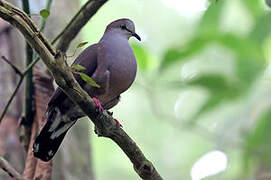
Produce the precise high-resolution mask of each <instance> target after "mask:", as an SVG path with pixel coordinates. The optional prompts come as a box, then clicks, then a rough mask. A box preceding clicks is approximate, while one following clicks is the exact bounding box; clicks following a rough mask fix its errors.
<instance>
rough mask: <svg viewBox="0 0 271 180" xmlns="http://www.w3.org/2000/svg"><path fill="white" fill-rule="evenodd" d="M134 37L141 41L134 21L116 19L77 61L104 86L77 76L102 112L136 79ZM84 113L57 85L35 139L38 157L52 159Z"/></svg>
mask: <svg viewBox="0 0 271 180" xmlns="http://www.w3.org/2000/svg"><path fill="white" fill-rule="evenodd" d="M132 36H134V37H136V38H137V39H138V40H141V39H140V37H139V36H138V35H137V34H136V32H135V26H134V23H133V22H132V21H131V20H129V19H119V20H116V21H113V22H112V23H110V24H109V25H108V26H107V27H106V30H105V32H104V35H103V37H102V38H101V40H100V41H99V42H98V43H97V44H93V45H91V46H89V47H88V48H86V49H85V50H84V51H83V52H82V53H81V54H80V55H79V56H78V57H77V58H76V60H75V62H74V64H79V65H81V66H83V67H85V68H86V70H84V71H82V72H83V73H85V74H87V75H88V76H90V77H91V78H92V79H93V80H94V81H95V82H96V83H97V84H99V85H100V88H97V87H94V86H91V85H90V84H88V83H87V82H85V81H84V80H83V79H82V78H81V77H80V76H79V75H78V74H75V75H74V76H75V78H76V80H77V82H78V83H79V84H80V86H81V87H82V88H83V89H84V90H85V91H86V92H87V93H88V94H89V95H90V96H91V97H92V98H93V100H94V101H95V103H96V104H97V106H98V107H99V108H98V109H99V110H100V111H101V110H102V107H103V108H104V109H106V110H108V109H110V108H112V107H113V106H115V105H116V104H117V103H118V102H119V99H120V94H121V93H123V92H124V91H126V90H127V89H128V88H129V87H130V86H131V84H132V83H133V81H134V79H135V76H136V71H137V63H136V58H135V55H134V52H133V50H132V48H131V46H130V44H129V42H128V40H129V38H130V37H132ZM83 116H84V113H83V112H82V111H81V110H80V108H79V107H78V106H77V105H75V104H74V103H73V102H72V101H71V100H70V99H69V98H68V97H67V95H66V94H65V93H64V92H63V91H62V90H61V89H60V88H57V89H56V91H55V92H54V94H53V96H52V97H51V99H50V101H49V103H48V107H47V111H46V116H45V117H46V118H47V122H46V124H45V126H44V127H43V129H42V130H41V132H40V134H39V135H38V136H37V138H36V140H35V142H34V145H33V152H34V156H35V157H37V158H40V159H41V160H43V161H49V160H50V159H52V157H53V156H54V155H55V153H56V152H57V150H58V148H59V146H60V144H61V142H62V141H63V139H64V136H65V135H66V133H67V131H68V130H69V129H70V128H71V127H72V125H73V124H74V123H75V122H76V120H77V119H78V118H81V117H83ZM117 123H118V122H117Z"/></svg>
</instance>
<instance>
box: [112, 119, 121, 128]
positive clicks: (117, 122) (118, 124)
mask: <svg viewBox="0 0 271 180" xmlns="http://www.w3.org/2000/svg"><path fill="white" fill-rule="evenodd" d="M114 121H115V122H116V125H117V127H118V128H119V127H123V126H122V125H121V124H120V122H119V121H118V120H116V119H114Z"/></svg>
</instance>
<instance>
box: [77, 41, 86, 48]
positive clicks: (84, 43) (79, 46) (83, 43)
mask: <svg viewBox="0 0 271 180" xmlns="http://www.w3.org/2000/svg"><path fill="white" fill-rule="evenodd" d="M87 43H88V41H85V42H81V43H79V44H78V45H77V47H76V48H81V47H83V46H85V45H86V44H87Z"/></svg>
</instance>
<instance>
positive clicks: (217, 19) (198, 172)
mask: <svg viewBox="0 0 271 180" xmlns="http://www.w3.org/2000/svg"><path fill="white" fill-rule="evenodd" d="M72 2H73V3H72V4H69V3H64V5H63V4H62V5H61V6H60V5H59V6H57V5H56V4H55V3H59V2H56V1H53V4H52V10H51V14H50V16H49V18H48V19H47V22H49V23H47V26H46V28H45V34H46V35H47V36H48V37H49V39H50V38H51V39H52V37H54V36H55V35H56V34H57V32H54V31H55V27H56V28H57V29H62V28H63V27H64V26H65V24H66V23H67V22H68V21H69V20H70V18H71V17H72V16H73V14H74V13H75V12H76V11H77V10H78V9H79V7H80V6H82V5H83V4H84V3H85V2H86V0H81V1H72ZM32 4H33V5H32ZM32 4H31V5H32V8H33V9H32V11H33V13H35V12H36V13H37V12H39V10H40V9H42V8H44V6H45V2H42V1H35V2H34V1H33V3H32ZM59 7H65V8H63V11H64V10H65V12H66V13H64V12H63V13H62V12H59ZM270 7H271V1H270V0H266V1H264V0H209V1H208V0H190V1H185V0H148V1H144V0H130V1H127V0H114V1H108V2H107V3H106V4H105V5H104V6H103V7H102V8H101V9H100V10H99V11H98V13H97V14H96V15H95V16H94V17H93V18H92V19H91V20H90V21H89V23H88V24H87V25H86V26H85V27H84V28H83V29H82V31H81V33H80V35H79V36H78V38H77V39H76V40H75V41H74V43H73V45H72V46H71V47H70V52H69V53H72V52H73V51H74V49H75V48H76V46H77V44H78V43H79V42H82V41H88V45H90V44H93V43H95V42H97V41H99V39H100V38H101V36H102V35H103V32H104V30H105V27H106V25H107V24H108V23H110V22H111V21H113V20H115V19H118V18H123V17H125V18H130V19H131V20H133V21H134V22H135V25H136V31H137V33H138V34H139V35H140V36H141V38H142V41H141V42H138V41H137V40H136V39H131V40H130V43H131V44H132V47H133V49H134V52H135V54H136V57H137V61H138V73H137V78H136V81H135V83H134V84H133V85H132V87H131V88H130V89H129V90H128V91H127V92H125V93H124V94H123V95H122V99H121V102H120V103H119V104H118V105H117V106H116V107H114V108H113V109H112V111H113V112H114V117H115V118H116V119H118V120H119V121H120V123H121V124H122V125H123V128H124V130H125V131H126V132H127V133H128V134H129V135H130V136H131V137H132V138H133V139H134V140H135V141H136V143H137V144H138V146H139V147H140V148H141V150H142V151H143V152H144V154H145V155H146V157H147V158H148V159H150V160H151V161H152V162H153V164H154V166H155V167H156V169H157V170H158V172H159V173H160V174H161V175H162V177H164V179H168V180H179V179H185V180H186V179H187V180H189V179H191V180H201V179H209V180H242V179H251V180H254V179H255V180H269V179H271V141H270V139H271V95H270V92H271V69H270V66H269V62H270V60H271V34H270V32H271V11H270ZM55 18H58V19H60V20H58V22H55V20H54V19H55ZM56 24H57V25H56ZM84 48H85V47H84ZM84 48H83V49H84ZM83 49H81V50H83ZM76 54H77V55H78V54H79V51H78V52H77V53H76ZM77 55H76V56H77ZM72 61H73V59H71V62H72ZM1 108H2V107H1ZM87 124H88V120H87V118H85V119H83V120H80V121H79V122H78V123H77V126H76V127H74V128H73V129H74V130H72V132H70V133H69V136H68V138H66V140H65V142H64V143H65V144H64V145H63V146H62V149H61V151H64V154H65V152H66V150H65V146H66V144H67V143H66V142H74V141H82V143H83V144H84V142H88V143H89V145H88V148H87V149H88V151H87V152H89V154H90V155H89V154H88V155H86V156H89V159H90V160H89V161H88V162H87V163H91V169H92V171H93V172H92V173H93V177H94V179H96V180H105V179H119V180H121V179H123V180H124V179H129V180H136V179H139V177H138V175H137V174H136V173H135V172H134V170H133V167H132V164H131V163H130V161H129V159H128V158H127V157H126V155H125V154H124V153H123V152H122V151H121V150H120V148H118V146H116V144H114V143H113V142H112V141H111V140H109V139H106V138H98V137H97V136H96V135H95V134H94V133H93V125H92V124H91V123H89V124H88V125H87ZM80 127H82V128H85V132H87V133H88V136H82V135H81V136H82V137H81V138H82V139H79V140H78V139H76V140H74V139H73V138H72V134H73V133H76V131H75V129H76V128H79V130H78V129H77V133H78V132H79V131H81V129H80ZM88 137H89V138H88ZM63 147H64V148H63ZM89 147H91V148H90V149H91V150H89ZM61 151H60V152H59V154H60V153H61ZM76 151H77V153H80V148H77V149H76ZM84 153H85V152H84ZM81 154H82V153H81ZM67 156H68V154H67V153H66V154H65V156H64V157H65V158H67ZM62 157H63V156H62ZM80 158H82V157H80ZM83 159H84V154H83ZM56 167H57V166H56ZM73 167H76V164H73ZM54 171H56V170H55V169H54ZM81 171H82V172H81ZM81 171H80V172H81V174H83V173H84V172H85V171H84V170H81ZM66 173H69V172H66ZM64 174H65V171H64ZM72 177H73V176H69V177H68V178H67V177H66V178H65V179H71V178H72ZM77 177H78V179H83V178H79V176H77ZM0 178H1V176H0Z"/></svg>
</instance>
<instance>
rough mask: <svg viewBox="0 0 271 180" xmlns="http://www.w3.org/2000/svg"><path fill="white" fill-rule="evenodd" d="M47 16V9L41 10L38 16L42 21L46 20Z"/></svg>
mask: <svg viewBox="0 0 271 180" xmlns="http://www.w3.org/2000/svg"><path fill="white" fill-rule="evenodd" d="M49 15H50V11H48V10H47V9H42V10H41V11H40V16H41V17H42V18H43V19H47V18H48V16H49Z"/></svg>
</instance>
